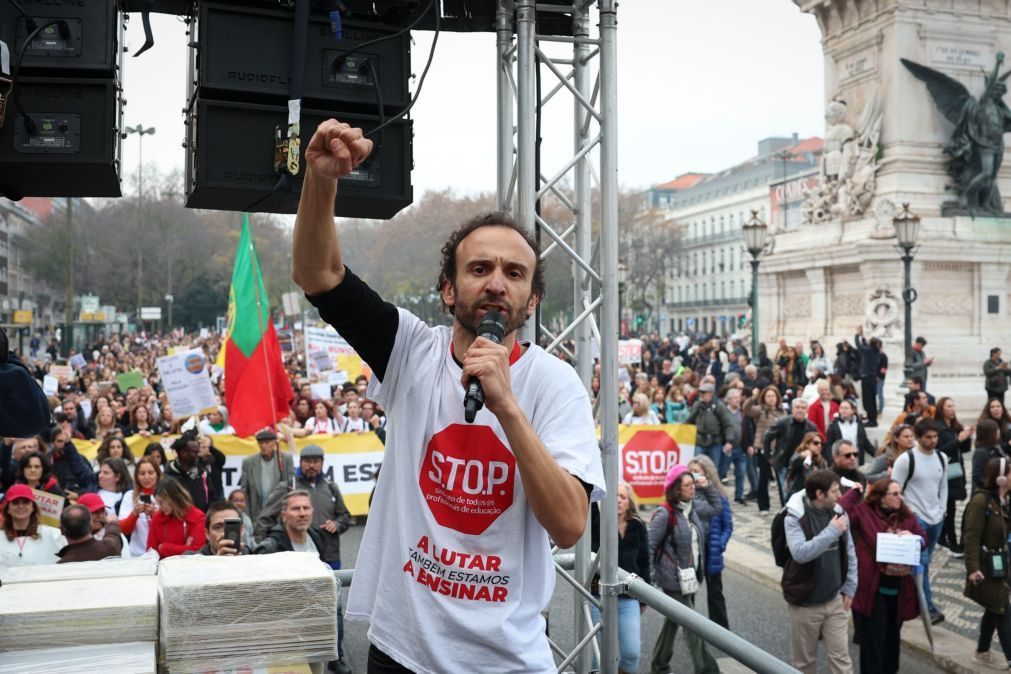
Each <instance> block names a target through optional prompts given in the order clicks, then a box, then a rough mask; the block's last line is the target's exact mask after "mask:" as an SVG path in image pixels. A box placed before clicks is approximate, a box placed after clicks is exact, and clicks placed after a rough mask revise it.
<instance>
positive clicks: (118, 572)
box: [0, 550, 158, 585]
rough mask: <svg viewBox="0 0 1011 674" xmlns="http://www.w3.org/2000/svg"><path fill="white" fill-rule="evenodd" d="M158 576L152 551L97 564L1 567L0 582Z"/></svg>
mask: <svg viewBox="0 0 1011 674" xmlns="http://www.w3.org/2000/svg"><path fill="white" fill-rule="evenodd" d="M156 573H158V553H156V552H154V551H153V550H152V551H150V552H148V553H146V554H144V555H141V556H140V557H110V558H109V559H103V560H101V561H97V562H74V563H73V564H32V565H25V566H10V567H7V566H0V581H3V584H4V585H7V584H8V583H47V582H49V581H52V580H75V579H77V580H80V579H85V578H118V577H122V576H153V575H155V574H156Z"/></svg>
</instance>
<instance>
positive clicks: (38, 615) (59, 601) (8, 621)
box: [0, 576, 158, 660]
mask: <svg viewBox="0 0 1011 674" xmlns="http://www.w3.org/2000/svg"><path fill="white" fill-rule="evenodd" d="M157 634H158V580H157V578H156V577H155V576H125V577H119V578H90V579H87V580H60V581H51V582H45V583H15V584H11V585H4V586H3V587H0V652H3V651H10V650H15V649H22V650H23V649H25V647H26V646H33V645H37V646H40V647H45V648H54V647H59V646H79V645H82V646H87V645H94V644H96V643H101V642H103V641H106V642H110V643H123V642H128V641H148V642H154V641H156V640H157ZM3 659H4V658H3V657H2V656H0V660H3Z"/></svg>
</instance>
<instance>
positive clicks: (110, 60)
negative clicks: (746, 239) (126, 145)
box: [0, 0, 123, 199]
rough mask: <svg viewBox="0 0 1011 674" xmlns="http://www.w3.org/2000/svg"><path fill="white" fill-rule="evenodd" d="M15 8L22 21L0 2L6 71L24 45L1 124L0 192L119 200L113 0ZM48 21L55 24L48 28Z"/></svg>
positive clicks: (29, 0) (25, 0)
mask: <svg viewBox="0 0 1011 674" xmlns="http://www.w3.org/2000/svg"><path fill="white" fill-rule="evenodd" d="M19 4H20V6H21V7H22V8H24V11H25V14H27V17H28V18H26V17H25V16H24V15H22V14H21V13H20V12H19V11H18V9H17V8H16V7H15V5H14V3H11V2H0V39H2V40H3V41H4V42H6V43H7V45H8V47H9V48H10V51H11V61H12V63H11V66H12V68H13V67H14V66H15V65H16V63H15V60H16V59H17V54H18V53H19V52H20V51H21V49H22V47H24V57H23V59H22V60H21V62H20V67H19V68H18V69H17V73H16V76H15V78H14V86H13V90H12V92H11V95H10V100H8V101H7V113H6V116H5V119H4V121H3V125H2V126H0V195H3V196H7V197H9V198H11V199H19V198H21V197H23V196H68V197H118V196H121V194H122V192H121V189H120V179H119V170H120V161H119V159H120V132H121V127H122V124H121V121H122V105H123V103H122V96H121V88H120V85H119V79H118V78H119V74H120V71H119V64H120V58H121V55H120V50H119V46H120V34H121V33H120V30H121V29H120V23H119V20H120V17H119V14H118V12H117V9H116V4H115V2H113V1H112V0H104V1H94V2H93V1H91V0H20V3H19ZM54 21H59V22H60V23H59V24H55V25H46V24H50V23H52V22H54ZM35 28H39V29H40V30H38V31H37V32H36V31H35ZM33 33H34V36H33V37H32V39H31V41H28V37H29V36H30V35H31V34H33ZM19 106H20V108H21V110H23V111H24V112H25V113H26V114H27V116H28V121H26V119H25V117H24V116H22V115H21V111H20V110H19V109H18V107H19Z"/></svg>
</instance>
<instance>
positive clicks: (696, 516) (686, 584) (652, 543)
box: [649, 464, 723, 674]
mask: <svg viewBox="0 0 1011 674" xmlns="http://www.w3.org/2000/svg"><path fill="white" fill-rule="evenodd" d="M663 488H664V502H663V503H661V504H660V507H659V508H657V509H656V510H655V511H653V517H652V519H650V522H649V547H650V553H651V555H652V559H653V582H654V583H655V584H656V585H657V586H658V587H659V588H660V589H661V590H663V591H664V593H665V594H667V595H668V596H670V597H671V598H673V599H675V600H677V601H679V602H681V603H682V604H684V605H686V606H688V607H689V608H694V607H695V593H696V592H697V591H698V588H699V581H700V580H701V579H702V578H704V577H705V569H706V552H707V550H706V548H707V545H706V535H705V532H706V531H707V529H706V527H705V526H704V524H703V520H710V519H712V518H713V517H714V516H716V515H718V514H719V513H720V512H721V511H722V510H723V504H722V502H721V500H720V495H719V493H717V491H716V489H715V487H713V485H711V484H710V483H709V481H708V480H707V479H706V477H705V475H700V476H698V477H696V476H694V475H692V473H690V472H688V467H687V466H685V465H683V464H675V465H673V466H671V468H670V470H669V471H668V473H667V477H666V478H664V481H663ZM697 491H701V497H700V495H699V494H698V493H697ZM677 633H678V624H677V623H676V622H674V621H672V620H670V619H669V618H668V619H666V620H664V623H663V627H662V628H661V629H660V635H659V636H658V637H657V640H656V645H655V646H654V647H653V659H652V663H651V671H652V672H653V673H654V674H660V673H662V672H669V671H670V659H671V655H673V653H674V639H675V638H676V637H677ZM685 638H686V639H687V640H688V653H689V654H690V656H691V659H692V665H693V666H694V668H695V672H696V674H703V673H704V674H715V673H716V672H719V671H720V668H719V665H717V664H716V659H715V658H714V657H713V655H712V653H710V652H709V649H708V648H707V647H706V644H705V642H704V641H703V640H702V638H701V637H699V636H698V635H697V634H695V633H694V632H690V631H688V630H685ZM676 669H677V670H678V671H680V670H681V669H682V668H681V667H677V668H676Z"/></svg>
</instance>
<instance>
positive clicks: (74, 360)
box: [70, 353, 88, 370]
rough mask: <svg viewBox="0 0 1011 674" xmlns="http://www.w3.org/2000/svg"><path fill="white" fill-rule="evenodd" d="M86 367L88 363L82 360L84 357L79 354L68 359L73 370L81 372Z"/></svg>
mask: <svg viewBox="0 0 1011 674" xmlns="http://www.w3.org/2000/svg"><path fill="white" fill-rule="evenodd" d="M87 366H88V361H86V360H85V359H84V356H82V355H81V354H79V353H75V354H74V355H73V356H71V357H70V367H72V368H74V369H75V370H83V369H84V368H86V367H87Z"/></svg>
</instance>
